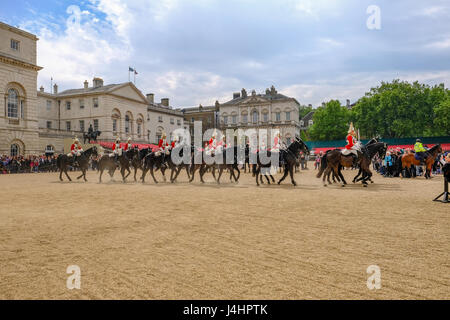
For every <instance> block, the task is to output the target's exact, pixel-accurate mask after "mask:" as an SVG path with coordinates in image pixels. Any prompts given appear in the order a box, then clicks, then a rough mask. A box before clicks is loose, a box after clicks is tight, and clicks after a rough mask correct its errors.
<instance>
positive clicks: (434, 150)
mask: <svg viewBox="0 0 450 320" xmlns="http://www.w3.org/2000/svg"><path fill="white" fill-rule="evenodd" d="M440 153H442V147H441V145H440V144H437V145H435V146H433V147H431V148H430V149H429V150H428V151H427V152H426V153H425V154H426V159H425V161H424V162H421V161H419V160H417V159H416V157H415V154H414V153H408V154H404V155H403V156H402V169H405V168H408V170H409V169H411V165H415V166H420V165H421V164H422V163H423V164H425V166H426V168H427V169H426V172H425V178H426V179H430V178H431V168H432V167H433V164H434V160H435V159H436V157H437V156H438V155H439V154H440Z"/></svg>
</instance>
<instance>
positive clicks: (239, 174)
mask: <svg viewBox="0 0 450 320" xmlns="http://www.w3.org/2000/svg"><path fill="white" fill-rule="evenodd" d="M236 170H237V172H238V175H237V178H236V182H238V181H239V178H240V177H241V171H240V170H239V166H238V165H237V166H236Z"/></svg>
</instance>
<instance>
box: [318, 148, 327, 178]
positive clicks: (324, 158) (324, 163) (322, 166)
mask: <svg viewBox="0 0 450 320" xmlns="http://www.w3.org/2000/svg"><path fill="white" fill-rule="evenodd" d="M327 165H328V162H327V154H326V153H325V154H324V155H323V156H322V159H320V168H319V172H318V173H317V176H316V177H317V178H320V177H321V176H322V174H323V172H324V171H325V169H326V168H327Z"/></svg>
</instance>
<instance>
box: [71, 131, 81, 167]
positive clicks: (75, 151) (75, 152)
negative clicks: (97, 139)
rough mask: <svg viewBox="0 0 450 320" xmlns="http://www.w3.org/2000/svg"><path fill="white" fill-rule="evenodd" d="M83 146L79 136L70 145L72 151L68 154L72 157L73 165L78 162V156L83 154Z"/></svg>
mask: <svg viewBox="0 0 450 320" xmlns="http://www.w3.org/2000/svg"><path fill="white" fill-rule="evenodd" d="M82 152H83V147H82V146H81V143H80V141H79V140H78V138H77V137H75V138H74V140H73V143H72V145H71V146H70V153H69V154H68V155H67V156H68V157H71V158H72V166H75V165H76V164H77V157H79V156H81V153H82Z"/></svg>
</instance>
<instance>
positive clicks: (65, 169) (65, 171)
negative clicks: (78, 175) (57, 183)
mask: <svg viewBox="0 0 450 320" xmlns="http://www.w3.org/2000/svg"><path fill="white" fill-rule="evenodd" d="M64 173H65V174H66V177H67V179H69V181H72V179H70V177H69V174H68V173H67V167H65V168H64Z"/></svg>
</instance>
